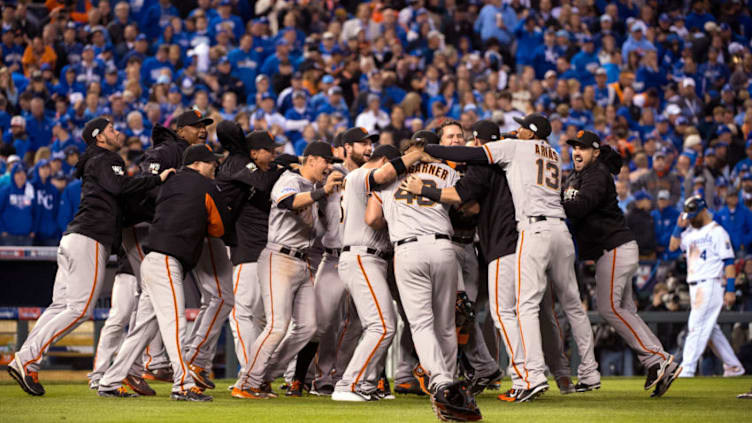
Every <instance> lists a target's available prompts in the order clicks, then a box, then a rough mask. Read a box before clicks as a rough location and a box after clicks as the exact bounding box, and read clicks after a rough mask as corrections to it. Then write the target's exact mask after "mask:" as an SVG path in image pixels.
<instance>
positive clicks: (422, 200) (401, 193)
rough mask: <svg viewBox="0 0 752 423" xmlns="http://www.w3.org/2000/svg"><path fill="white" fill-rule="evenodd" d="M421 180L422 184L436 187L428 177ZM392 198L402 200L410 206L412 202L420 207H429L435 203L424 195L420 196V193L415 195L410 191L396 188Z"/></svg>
mask: <svg viewBox="0 0 752 423" xmlns="http://www.w3.org/2000/svg"><path fill="white" fill-rule="evenodd" d="M421 181H423V186H426V187H429V188H436V182H434V181H432V180H430V179H421ZM394 199H395V200H399V201H404V202H405V203H407V204H408V205H411V206H412V205H413V203H415V204H417V205H419V206H422V207H431V206H433V205H434V204H436V202H434V201H433V200H429V199H428V198H426V197H421V196H420V195H415V194H413V193H411V192H407V191H405V190H404V189H399V190H397V192H395V193H394Z"/></svg>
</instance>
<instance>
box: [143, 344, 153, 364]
mask: <svg viewBox="0 0 752 423" xmlns="http://www.w3.org/2000/svg"><path fill="white" fill-rule="evenodd" d="M144 354H146V356H147V357H149V359H148V360H146V364H144V369H145V370H149V364H151V359H152V357H151V354H150V353H149V346H148V345H147V346H146V349H145V350H144Z"/></svg>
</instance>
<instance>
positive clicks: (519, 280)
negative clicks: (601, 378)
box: [484, 146, 540, 389]
mask: <svg viewBox="0 0 752 423" xmlns="http://www.w3.org/2000/svg"><path fill="white" fill-rule="evenodd" d="M484 147H485V146H484ZM524 243H525V231H522V232H520V250H519V251H518V252H517V307H516V309H517V326H518V327H519V328H520V342H522V352H523V353H525V361H524V362H523V363H522V368H523V369H525V377H524V378H523V379H524V380H525V383H526V384H527V388H526V389H530V381H529V380H528V376H529V374H528V371H527V347H526V346H525V334H524V333H522V321H521V320H520V287H521V286H522V272H521V270H520V269H521V264H522V246H523V245H524ZM537 330H540V329H537Z"/></svg>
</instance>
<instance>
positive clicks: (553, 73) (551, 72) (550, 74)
mask: <svg viewBox="0 0 752 423" xmlns="http://www.w3.org/2000/svg"><path fill="white" fill-rule="evenodd" d="M551 77H554V78H556V71H555V70H553V69H551V70H547V71H546V73H545V74H544V75H543V78H544V79H548V78H551Z"/></svg>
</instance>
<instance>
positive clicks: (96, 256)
mask: <svg viewBox="0 0 752 423" xmlns="http://www.w3.org/2000/svg"><path fill="white" fill-rule="evenodd" d="M98 277H99V242H97V241H94V281H93V284H92V287H91V291H90V292H89V298H88V299H87V300H86V305H85V306H84V309H83V311H82V312H81V314H79V315H78V317H76V318H75V319H74V320H73V321H72V322H70V324H68V326H66V327H64V328H63V329H62V330H60V331H58V332H56V333H55V334H54V335H52V337H51V338H50V339H49V341H47V342H45V343H44V344H43V345H42V348H40V349H39V354H38V355H37V356H36V357H34V358H32V359H31V360H29V361H27V362H26V363H24V364H23V367H24V370H26V366H28V365H29V364H31V363H32V362H35V361H39V360H40V359H41V358H42V355H43V354H44V351H45V350H46V349H47V348H48V347H49V346H50V345H51V344H52V343H53V342H54V341H55V338H57V337H58V336H61V335H63V334H64V333H65V332H67V331H68V330H69V329H72V328H74V327H75V326H76V324H77V323H78V321H79V320H81V319H82V318H83V317H84V316H86V312H87V311H88V310H89V305H91V300H92V298H93V297H94V292H95V291H96V290H97V278H98Z"/></svg>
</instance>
